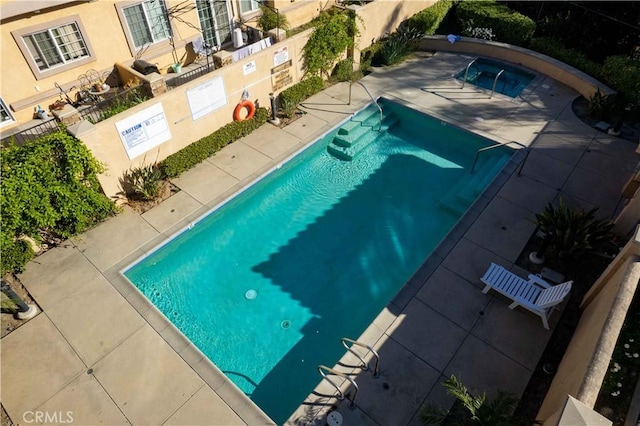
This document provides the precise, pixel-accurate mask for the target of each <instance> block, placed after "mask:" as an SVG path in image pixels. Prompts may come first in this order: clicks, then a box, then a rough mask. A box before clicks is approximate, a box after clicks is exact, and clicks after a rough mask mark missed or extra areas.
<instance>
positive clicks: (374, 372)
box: [340, 337, 380, 378]
mask: <svg viewBox="0 0 640 426" xmlns="http://www.w3.org/2000/svg"><path fill="white" fill-rule="evenodd" d="M340 341H341V342H342V346H344V347H345V348H346V349H347V350H348V351H349V352H350V353H352V354H353V355H355V356H356V357H357V358H358V359H359V360H360V363H361V364H360V366H359V367H360V368H362V370H364V371H367V370H369V364H368V363H367V361H365V359H364V358H363V357H362V356H361V355H360V354H359V353H357V352H356V351H354V350H353V346H360V347H361V348H365V349H366V350H367V351H369V352H371V354H372V355H373V357H374V358H375V361H376V362H375V364H374V367H373V370H372V372H371V374H372V375H373V377H374V378H378V377H379V376H380V355H378V352H376V350H375V349H373V348H372V347H371V346H369V345H366V344H364V343H362V342H358V341H357V340H353V339H349V338H348V337H343V338H342V339H340ZM348 343H351V346H349V345H348Z"/></svg>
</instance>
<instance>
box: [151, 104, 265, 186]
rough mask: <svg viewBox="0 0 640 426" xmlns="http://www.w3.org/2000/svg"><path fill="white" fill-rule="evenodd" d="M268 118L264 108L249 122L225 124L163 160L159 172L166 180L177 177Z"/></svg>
mask: <svg viewBox="0 0 640 426" xmlns="http://www.w3.org/2000/svg"><path fill="white" fill-rule="evenodd" d="M268 116H269V114H268V112H267V110H266V108H258V109H257V110H256V115H255V116H254V117H253V118H252V119H250V120H245V121H233V122H231V123H228V124H225V125H224V126H222V127H221V128H219V129H218V130H216V131H215V132H213V133H211V134H210V135H208V136H205V137H203V138H202V139H199V140H197V141H195V142H193V143H192V144H191V145H188V146H186V147H184V148H182V149H181V150H180V151H178V152H176V153H173V154H171V155H170V156H168V157H167V158H165V159H164V160H163V161H162V162H161V163H160V170H162V173H163V174H164V175H165V176H166V177H168V178H173V177H176V176H179V175H180V174H181V173H182V172H185V171H187V170H189V169H191V168H192V167H194V166H195V165H197V164H200V163H201V162H203V161H204V160H206V159H207V158H209V157H211V156H212V155H213V154H215V153H216V152H218V151H219V150H220V149H222V148H223V147H225V146H227V145H229V144H230V143H231V142H234V141H236V140H238V139H240V138H241V137H243V136H247V135H248V134H250V133H251V132H253V131H254V130H255V129H257V128H258V127H260V126H262V125H263V124H264V123H266V122H267V118H268Z"/></svg>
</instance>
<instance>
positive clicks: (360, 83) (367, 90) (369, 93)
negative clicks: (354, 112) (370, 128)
mask: <svg viewBox="0 0 640 426" xmlns="http://www.w3.org/2000/svg"><path fill="white" fill-rule="evenodd" d="M353 83H358V84H359V85H360V86H362V88H363V89H364V91H365V92H367V95H369V97H370V98H371V100H372V101H373V103H374V104H376V107H378V111H379V112H380V122H379V123H378V131H379V132H380V131H382V108H381V107H380V104H378V101H377V100H376V99H375V98H374V97H373V95H372V94H371V92H369V89H367V86H365V85H364V83H362V82H361V81H350V82H349V103H348V105H351V86H353Z"/></svg>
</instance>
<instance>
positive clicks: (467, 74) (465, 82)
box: [460, 59, 478, 89]
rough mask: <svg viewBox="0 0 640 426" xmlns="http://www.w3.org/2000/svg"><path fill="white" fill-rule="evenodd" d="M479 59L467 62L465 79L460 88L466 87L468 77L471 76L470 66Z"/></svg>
mask: <svg viewBox="0 0 640 426" xmlns="http://www.w3.org/2000/svg"><path fill="white" fill-rule="evenodd" d="M477 60H478V59H474V60H473V61H471V62H469V63H468V64H467V68H466V69H465V70H464V80H462V87H461V88H460V89H464V85H465V84H467V77H468V76H469V68H471V65H473V64H474V63H475V62H476V61H477Z"/></svg>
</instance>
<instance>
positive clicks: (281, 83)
mask: <svg viewBox="0 0 640 426" xmlns="http://www.w3.org/2000/svg"><path fill="white" fill-rule="evenodd" d="M292 64H293V61H292V60H288V61H286V62H284V63H282V64H280V65H278V66H276V67H274V68H271V86H272V87H273V91H274V92H277V91H278V90H280V89H282V88H283V87H285V86H288V85H290V84H293V75H292V74H291V65H292Z"/></svg>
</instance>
